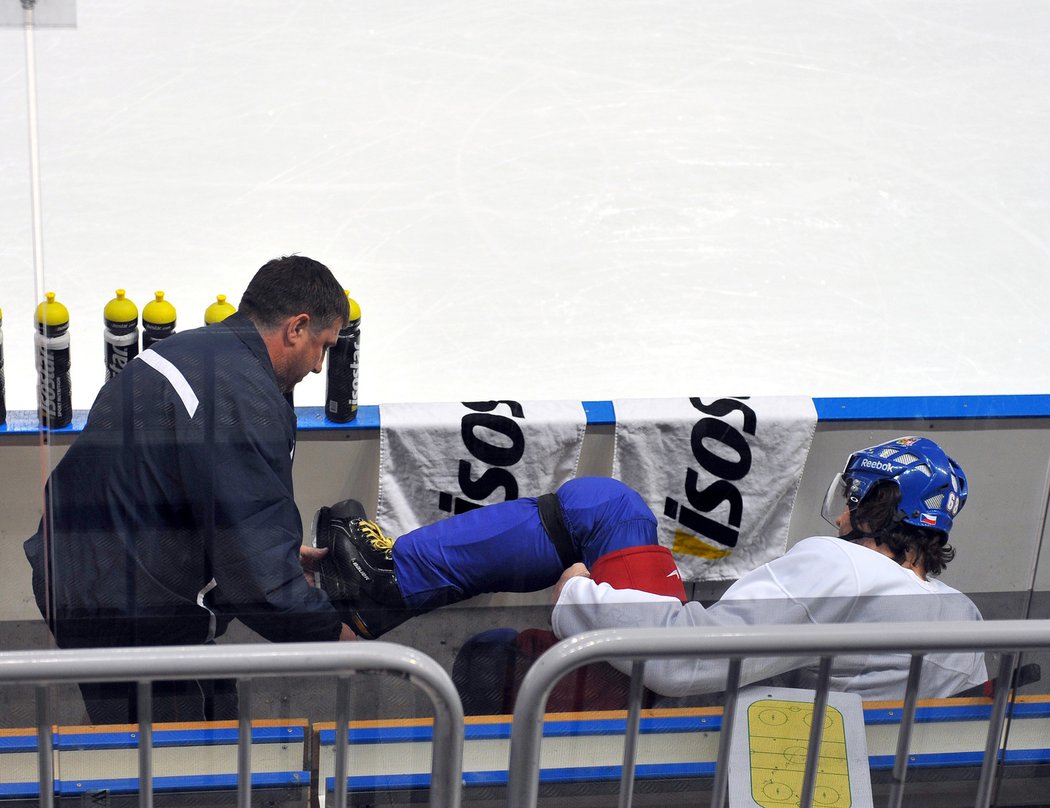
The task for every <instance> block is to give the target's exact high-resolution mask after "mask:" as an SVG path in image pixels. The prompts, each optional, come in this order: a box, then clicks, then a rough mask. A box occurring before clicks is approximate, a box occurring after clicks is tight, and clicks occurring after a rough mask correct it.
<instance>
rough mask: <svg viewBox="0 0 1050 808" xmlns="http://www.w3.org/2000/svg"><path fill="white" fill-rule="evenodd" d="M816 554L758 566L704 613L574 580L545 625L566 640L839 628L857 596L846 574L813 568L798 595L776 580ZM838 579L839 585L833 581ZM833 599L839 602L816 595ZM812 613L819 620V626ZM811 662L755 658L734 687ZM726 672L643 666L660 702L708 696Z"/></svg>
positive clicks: (712, 663) (701, 663) (704, 663)
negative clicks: (640, 631) (642, 632)
mask: <svg viewBox="0 0 1050 808" xmlns="http://www.w3.org/2000/svg"><path fill="white" fill-rule="evenodd" d="M807 551H808V552H807ZM814 551H817V552H818V554H819V548H805V547H804V548H802V549H801V550H799V551H798V555H797V556H795V557H794V558H792V559H789V560H787V561H785V559H788V556H784V557H783V558H781V559H777V561H775V562H772V563H771V564H767V565H764V566H762V567H759V568H758V569H756V570H754V571H753V572H751V573H748V574H747V575H745V576H743V577H742V578H740V579H739V580H738V581H737V582H736V583H735V584H733V586H732V587H730V589H729V590H728V591H727V592H726V593H725V595H723V597H722V599H721V600H719V601H718V602H717V603H715V604H713V605H711V606H708V607H705V606H703V605H702V604H700V603H697V602H695V601H690V602H687V603H685V604H683V603H681V602H680V601H679V600H678V599H676V598H670V597H665V596H662V595H652V594H649V593H647V592H638V591H634V590H627V589H623V590H617V589H613V588H612V587H610V586H609V585H608V584H596V583H594V581H592V580H590V579H589V578H582V577H580V578H573V579H571V580H569V581H568V582H567V583H566V585H565V587H564V588H563V589H562V592H561V596H560V597H559V599H558V603H557V604H556V605H555V608H554V612H553V613H552V615H551V624H552V626H553V628H554V632H555V634H557V635H558V636H559V637H561V638H565V637H570V636H572V635H574V634H578V633H580V632H582V631H590V630H593V629H602V628H625V627H651V628H661V627H695V628H707V627H733V626H748V625H790V624H806V623H811V622H841V620H842V619H844V618H845V616H846V615H848V613H849V611H850V609H851V608H852V603H853V602H854V601H855V598H854V597H852V596H850V595H849V594H848V593H850V592H855V585H854V584H852V583H850V580H849V579H850V578H851V570H850V569H847V568H845V567H841V566H835V565H830V566H831V569H830V570H828V569H826V567H827V566H828V565H827V564H826V563H825V570H824V572H823V574H820V573H817V572H816V570H812V569H811V571H810V574H809V575H807V576H805V577H806V580H807V581H811V580H816V581H817V583H815V584H813V585H812V586H809V588H808V589H807V591H806V592H805V593H803V594H801V595H800V593H796V592H792V591H790V590H789V589H787V588H785V585H784V581H783V580H782V579H783V578H784V577H787V578H790V579H791V580H792V581H793V580H794V577H795V572H794V571H795V570H796V569H799V570H805V568H806V566H807V565H808V564H810V563H812V562H813V561H814V560H815V559H814V558H810V557H809V555H810V553H812V552H814ZM788 555H789V556H790V555H791V554H790V553H789V554H788ZM778 562H781V563H778ZM825 562H826V559H825ZM817 569H819V567H818V568H817ZM800 574H801V573H800ZM838 577H841V578H842V580H837V578H838ZM831 592H838V593H840V594H842V595H843V596H842V597H826V596H824V597H822V596H821V595H822V594H823V595H827V594H828V593H831ZM815 610H816V611H819V613H820V614H819V618H820V619H819V621H818V620H817V619H816V617H817V615H815V614H814V612H815ZM809 661H810V660H808V659H805V658H796V657H765V658H762V657H753V658H750V659H748V660H746V661H745V663H744V665H743V667H742V669H741V682H740V683H741V684H742V685H744V684H750V683H753V682H758V681H761V680H763V679H767V678H769V677H771V676H775V675H777V674H780V673H785V672H787V671H791V670H794V669H796V668H799V667H801V666H803V665H804V664H806V663H808V662H809ZM611 664H612V665H613V666H614V667H616V668H618V669H619V670H621V671H623V672H624V673H629V672H630V663H623V662H612V663H611ZM727 671H728V665H727V663H726V662H725V661H724V660H704V659H670V660H652V661H649V662H648V663H647V664H646V666H645V677H644V682H645V686H646V687H648V688H649V689H650V690H653V691H655V692H657V693H659V694H661V695H664V696H687V695H695V694H701V693H712V692H717V691H721V690H724V689H725V687H726V675H727Z"/></svg>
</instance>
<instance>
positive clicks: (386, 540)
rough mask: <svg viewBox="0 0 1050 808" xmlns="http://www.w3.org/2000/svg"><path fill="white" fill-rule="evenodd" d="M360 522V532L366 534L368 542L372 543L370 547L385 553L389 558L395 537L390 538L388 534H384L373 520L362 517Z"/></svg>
mask: <svg viewBox="0 0 1050 808" xmlns="http://www.w3.org/2000/svg"><path fill="white" fill-rule="evenodd" d="M360 524H361V532H362V533H364V534H365V535H366V536H368V543H369V544H370V545H372V549H373V550H378V551H379V552H381V553H386V556H387V558H389V557H390V552H391V550H393V549H394V542H395V541H396V539H392V538H391V537H390V536H385V535H384V534H383V531H382V530H380V529H379V525H377V524H376V523H375V522H370V521H369V520H367V519H362V520H361V522H360Z"/></svg>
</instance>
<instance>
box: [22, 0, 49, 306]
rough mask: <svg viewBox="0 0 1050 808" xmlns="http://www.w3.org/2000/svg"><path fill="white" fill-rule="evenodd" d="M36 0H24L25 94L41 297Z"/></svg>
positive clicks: (35, 257) (36, 273) (35, 262)
mask: <svg viewBox="0 0 1050 808" xmlns="http://www.w3.org/2000/svg"><path fill="white" fill-rule="evenodd" d="M34 5H36V3H35V0H23V2H22V7H23V9H24V11H25V14H24V19H25V51H26V97H27V117H28V125H29V188H30V199H31V203H32V219H33V221H32V224H33V274H34V277H35V278H36V293H37V296H38V297H39V296H40V295H41V294H42V290H43V286H44V228H43V218H42V216H41V209H42V204H41V201H40V138H39V126H38V120H39V115H38V114H37V107H36V49H35V47H34V38H33V29H34V24H33V6H34Z"/></svg>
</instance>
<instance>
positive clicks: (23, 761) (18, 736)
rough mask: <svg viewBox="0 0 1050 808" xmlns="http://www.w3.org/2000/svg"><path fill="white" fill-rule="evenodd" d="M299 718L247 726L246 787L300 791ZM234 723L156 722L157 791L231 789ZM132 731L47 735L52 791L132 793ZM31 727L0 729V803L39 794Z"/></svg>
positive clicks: (302, 744)
mask: <svg viewBox="0 0 1050 808" xmlns="http://www.w3.org/2000/svg"><path fill="white" fill-rule="evenodd" d="M307 728H308V723H307V722H306V721H305V720H280V721H276V720H274V721H270V720H266V721H262V720H261V721H254V722H252V747H251V762H252V788H253V789H254V788H267V787H281V788H287V787H304V788H305V787H307V786H309V784H310V773H309V771H308V770H307V769H308V766H307V762H306V737H307ZM237 736H238V729H237V723H236V722H231V721H224V722H201V723H180V724H156V725H154V728H153V778H154V779H153V787H154V790H155V791H157V792H190V791H213V790H225V789H230V790H234V789H236V788H237ZM138 738H139V733H138V727H137V726H135V725H124V726H106V727H60V728H58V731H57V732H55V733H54V736H53V743H54V750H55V754H54V773H55V794H56V795H58V796H71V795H76V794H90V793H93V792H99V791H109V792H112V793H117V794H119V793H136V792H138V788H139V783H138V772H139V769H138V765H139V764H138ZM39 777H40V774H39V764H38V760H37V737H36V730H35V729H0V799H4V798H16V797H35V796H38V795H39Z"/></svg>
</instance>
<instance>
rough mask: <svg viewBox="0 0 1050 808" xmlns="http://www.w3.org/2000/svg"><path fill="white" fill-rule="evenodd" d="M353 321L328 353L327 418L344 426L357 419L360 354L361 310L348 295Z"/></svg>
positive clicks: (351, 320) (342, 330)
mask: <svg viewBox="0 0 1050 808" xmlns="http://www.w3.org/2000/svg"><path fill="white" fill-rule="evenodd" d="M346 299H347V303H349V305H350V321H349V322H348V323H347V324H346V326H344V327H343V328H341V329H340V330H339V339H338V340H337V341H336V344H335V347H333V348H332V349H331V350H330V351H329V352H328V375H327V384H326V390H325V408H324V409H325V418H327V419H328V420H329V421H334V422H335V423H337V424H345V423H346V422H347V421H352V420H354V418H356V417H357V371H358V357H359V355H360V352H361V307H360V306H359V305H357V301H356V300H354V299H353V298H352V297H350V293H349V292H347V297H346Z"/></svg>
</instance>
